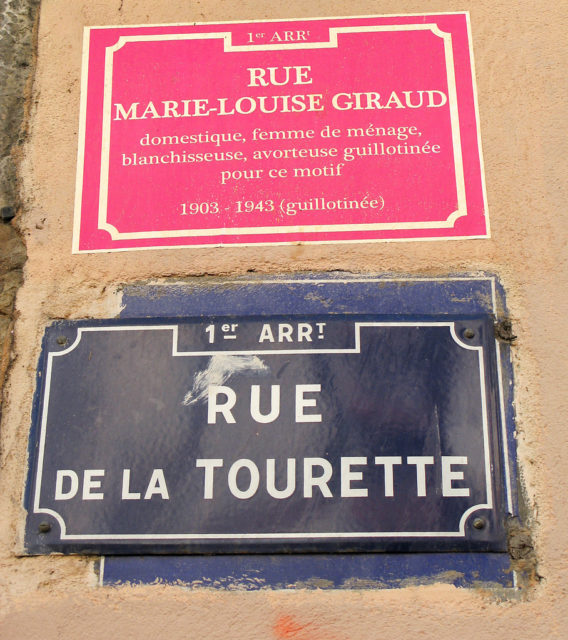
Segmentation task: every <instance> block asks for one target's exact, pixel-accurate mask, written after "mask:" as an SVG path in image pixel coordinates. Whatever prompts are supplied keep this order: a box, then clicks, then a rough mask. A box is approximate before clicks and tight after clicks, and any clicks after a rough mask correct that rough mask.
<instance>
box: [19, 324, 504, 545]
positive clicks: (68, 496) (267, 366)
mask: <svg viewBox="0 0 568 640" xmlns="http://www.w3.org/2000/svg"><path fill="white" fill-rule="evenodd" d="M494 345H495V341H494V338H493V325H492V321H491V318H490V317H489V316H470V317H464V316H462V317H456V316H453V317H452V316H450V317H448V316H444V317H441V316H440V317H416V318H408V317H405V318H404V319H401V318H396V317H393V316H390V317H389V316H377V315H342V314H338V315H307V316H305V317H298V316H294V317H290V316H288V317H286V316H272V317H271V316H264V317H252V316H230V317H229V316H227V317H200V318H193V319H175V320H171V321H168V320H147V319H141V320H119V321H90V322H87V321H83V322H58V323H55V324H54V325H52V326H51V327H49V328H48V329H47V332H46V335H45V339H44V346H43V354H42V360H41V363H40V369H39V377H38V380H39V388H38V392H37V398H36V411H35V421H34V427H33V431H32V437H31V447H30V457H31V464H30V475H29V484H28V491H27V497H26V501H27V505H26V506H27V509H28V518H27V525H26V549H27V551H28V552H29V553H46V552H52V551H57V552H64V553H74V552H77V553H107V554H108V553H140V552H144V553H163V552H171V553H192V552H233V553H234V552H243V551H251V552H272V551H277V552H287V551H305V552H307V551H386V550H388V551H413V550H416V551H419V550H422V551H425V550H426V551H435V550H461V551H470V550H477V551H503V550H504V549H505V529H504V524H505V523H504V519H505V512H506V508H505V506H504V504H505V496H504V487H503V482H502V473H501V467H502V456H501V455H500V435H499V434H500V432H501V427H500V424H499V408H498V407H499V395H498V384H497V373H496V357H495V346H494Z"/></svg>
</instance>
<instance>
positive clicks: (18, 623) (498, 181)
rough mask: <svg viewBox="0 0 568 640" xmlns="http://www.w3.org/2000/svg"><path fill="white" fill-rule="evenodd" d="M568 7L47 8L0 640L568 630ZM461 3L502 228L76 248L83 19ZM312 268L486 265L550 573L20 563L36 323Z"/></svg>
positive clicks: (6, 477)
mask: <svg viewBox="0 0 568 640" xmlns="http://www.w3.org/2000/svg"><path fill="white" fill-rule="evenodd" d="M565 8H566V3H565V2H548V1H544V2H534V1H531V0H517V1H515V2H514V1H512V0H510V1H507V0H470V1H469V2H453V1H450V0H445V1H444V0H432V1H430V2H413V1H406V2H395V1H394V0H384V1H381V0H378V1H375V2H372V1H363V0H349V1H347V0H345V1H341V0H340V1H336V2H330V1H329V0H327V1H325V2H324V1H315V0H312V1H311V2H310V1H308V2H306V1H302V2H300V1H299V0H287V1H286V2H260V1H246V0H232V1H225V0H219V1H212V0H202V1H201V2H187V1H186V0H168V1H167V2H165V1H160V0H153V1H152V0H43V2H42V7H41V13H40V30H39V51H38V58H37V71H36V79H35V90H34V96H33V104H32V105H31V109H32V114H31V121H30V127H31V135H30V138H29V141H28V143H27V145H26V147H25V149H24V153H23V158H22V163H21V168H20V172H21V179H22V182H21V187H22V195H23V200H24V213H23V214H22V215H21V217H20V220H19V227H20V230H21V233H22V235H23V238H24V241H25V243H26V245H27V251H28V261H27V263H26V266H25V280H24V285H23V287H22V288H21V289H20V291H19V294H18V299H17V313H18V319H17V323H16V328H15V346H14V355H15V358H14V360H13V362H12V365H11V370H10V373H9V379H8V384H7V387H6V389H5V397H4V401H5V404H4V411H3V416H2V431H1V454H0V455H1V458H0V484H1V487H2V490H1V492H0V513H1V514H2V517H1V518H0V612H1V622H0V636H1V637H2V638H7V639H8V638H39V637H41V638H45V639H48V638H56V637H59V638H84V639H88V638H103V637H104V638H106V637H117V638H130V637H132V638H164V637H168V638H170V637H171V638H194V637H203V638H231V639H232V640H233V639H235V640H236V639H238V638H297V639H304V638H306V639H307V638H310V639H313V640H318V639H320V638H321V639H323V638H325V639H327V640H335V639H338V640H339V639H341V640H343V639H348V638H349V639H360V638H399V637H400V638H410V637H416V636H418V637H425V638H445V637H455V636H456V635H457V636H458V637H462V638H472V639H473V638H475V639H476V640H482V639H484V638H490V637H491V638H492V637H500V638H529V637H530V638H565V637H567V635H568V631H567V630H568V619H567V618H568V616H567V610H568V605H567V604H566V589H567V585H568V571H567V560H568V551H567V550H566V549H567V548H568V526H567V525H566V518H567V517H568V510H567V497H566V496H567V491H568V487H567V482H566V472H565V464H566V459H568V451H567V447H566V443H567V440H568V428H567V427H566V414H567V412H568V411H567V406H566V405H567V403H566V397H567V394H566V377H567V376H566V366H565V360H566V357H567V353H566V351H567V350H566V331H567V328H568V327H567V322H566V319H565V316H566V313H567V312H568V309H567V304H566V295H565V294H566V285H567V270H566V248H565V247H566V242H565V239H566V234H565V231H564V229H565V224H566V216H565V209H564V207H565V203H566V200H565V199H563V196H564V195H565V194H564V191H563V188H562V187H563V184H562V181H563V178H564V167H563V164H564V163H563V160H564V155H563V153H562V150H561V140H562V137H563V136H564V135H565V127H563V126H562V125H563V124H564V121H565V117H566V115H567V114H566V108H565V103H564V100H563V99H564V98H565V87H566V84H565V66H566V63H567V61H568V60H567V56H566V47H565V42H566V30H565V24H566V18H567V16H566V11H565ZM466 9H467V10H469V11H470V13H471V23H472V31H473V44H474V53H475V61H476V73H477V88H478V95H479V108H480V117H481V133H482V139H483V148H484V160H485V174H486V182H487V192H488V200H489V209H490V216H491V228H492V239H491V240H469V241H450V242H423V243H422V242H412V243H384V244H381V243H376V244H355V245H343V246H341V247H340V248H339V249H336V248H332V247H330V246H326V245H324V246H293V247H275V248H260V249H259V248H232V249H231V248H224V249H196V250H190V249H181V250H169V251H167V250H165V251H141V252H136V251H135V252H126V253H113V254H90V255H88V254H84V255H79V256H77V255H75V256H73V255H71V235H72V223H73V221H72V214H73V200H74V184H75V161H76V147H77V128H78V105H79V88H80V87H79V84H80V82H79V81H80V67H81V47H82V27H83V26H85V25H105V24H143V23H168V22H192V21H215V20H233V19H234V20H245V19H263V18H300V17H317V16H333V15H340V16H341V15H343V16H345V15H365V14H388V13H392V14H396V13H403V12H407V13H425V12H434V11H462V10H466ZM247 269H254V270H256V271H257V272H261V273H281V272H293V271H303V270H321V271H326V270H332V269H339V270H346V271H354V272H364V273H396V274H401V273H402V274H414V275H447V274H451V273H457V272H462V273H478V272H483V271H485V272H491V273H495V274H497V275H498V276H499V277H500V278H501V280H502V282H503V284H504V285H505V288H506V292H507V296H508V303H509V306H510V309H511V314H512V317H513V319H514V323H515V332H516V333H517V335H518V336H519V337H518V340H517V344H516V346H515V347H514V349H513V353H514V365H515V375H516V410H517V416H518V446H519V459H520V464H521V470H522V479H523V483H524V486H525V488H526V493H527V498H528V504H529V515H530V520H529V524H530V526H531V527H532V531H533V535H534V540H535V542H536V551H537V557H538V561H539V567H538V571H539V574H540V575H541V576H542V580H541V581H540V583H538V582H537V583H535V584H534V585H533V586H532V587H531V588H529V589H525V590H523V591H522V592H520V593H503V592H500V591H499V590H479V589H456V588H454V587H451V586H448V585H441V584H438V585H428V586H411V587H407V588H404V589H395V590H382V591H381V590H360V591H357V590H354V591H318V590H314V591H303V590H298V591H258V592H229V591H208V590H194V591H190V590H187V589H184V588H181V587H156V586H148V587H137V588H132V587H128V586H125V587H121V588H112V589H111V588H98V587H97V586H96V576H95V572H94V568H93V561H92V560H90V559H85V558H80V557H57V556H54V557H33V558H18V557H16V555H15V552H16V550H17V548H18V545H19V541H20V536H21V529H22V526H23V514H22V508H21V496H22V489H23V486H24V479H25V470H26V447H27V435H28V430H29V426H30V410H31V398H32V393H33V387H34V376H35V368H36V363H37V359H38V355H39V348H40V341H41V336H42V334H43V330H44V327H45V325H46V324H47V323H49V322H50V320H51V319H53V318H83V317H101V318H104V317H112V316H114V315H116V313H117V312H118V310H119V305H120V295H119V293H118V287H119V285H121V284H123V283H129V282H134V281H158V282H162V281H165V279H166V278H177V277H186V276H201V275H203V274H214V275H228V274H230V275H236V274H243V273H245V272H246V271H247Z"/></svg>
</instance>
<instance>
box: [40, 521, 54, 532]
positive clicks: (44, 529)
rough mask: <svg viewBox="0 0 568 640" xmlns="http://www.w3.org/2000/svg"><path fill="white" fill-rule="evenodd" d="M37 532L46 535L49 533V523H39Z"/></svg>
mask: <svg viewBox="0 0 568 640" xmlns="http://www.w3.org/2000/svg"><path fill="white" fill-rule="evenodd" d="M38 530H39V532H40V533H48V532H49V531H51V525H50V524H49V522H40V523H39V527H38Z"/></svg>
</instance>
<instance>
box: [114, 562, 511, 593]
mask: <svg viewBox="0 0 568 640" xmlns="http://www.w3.org/2000/svg"><path fill="white" fill-rule="evenodd" d="M102 572H103V573H104V584H106V585H118V584H121V583H125V582H128V583H131V584H153V583H169V584H183V585H186V586H188V587H190V588H202V587H207V588H210V589H239V590H241V589H242V590H247V591H254V590H257V589H266V588H269V589H393V588H399V587H405V586H412V585H417V584H431V583H434V582H443V583H447V584H453V585H455V586H456V587H468V586H472V585H483V586H485V587H487V586H489V585H499V586H504V587H512V586H513V573H512V571H511V570H510V567H509V558H508V556H507V555H506V554H502V553H477V554H474V555H472V554H467V553H452V554H446V553H429V554H420V553H414V554H404V553H403V554H387V553H384V554H364V553H363V554H349V555H345V554H329V555H328V554H306V555H266V556H265V555H240V556H226V555H219V556H191V557H188V556H143V557H136V556H113V557H107V558H106V559H105V561H104V566H103V567H102Z"/></svg>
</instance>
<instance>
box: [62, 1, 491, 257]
mask: <svg viewBox="0 0 568 640" xmlns="http://www.w3.org/2000/svg"><path fill="white" fill-rule="evenodd" d="M80 122H81V124H80V132H79V153H78V171H77V188H76V203H75V217H76V224H75V234H74V242H73V251H74V252H89V251H115V250H128V249H136V248H153V247H179V246H188V247H189V246H204V245H205V246H207V245H220V244H236V245H251V244H257V243H262V244H266V243H268V244H282V243H284V244H286V243H297V242H318V243H319V242H354V241H374V240H407V239H431V238H470V237H475V238H484V237H488V236H489V225H488V217H487V210H486V204H485V195H484V184H483V171H482V161H481V149H480V138H479V129H478V117H477V107H476V97H475V86H474V79H473V73H472V56H471V42H470V33H469V23H468V15H467V14H466V13H455V14H451V13H446V14H433V15H406V16H382V17H362V18H349V19H346V18H329V19H321V20H297V21H290V22H281V21H280V22H252V23H243V22H240V23H216V24H211V23H208V24H193V25H163V26H137V27H125V26H114V27H92V28H87V29H86V31H85V44H84V59H83V78H82V98H81V120H80Z"/></svg>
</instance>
